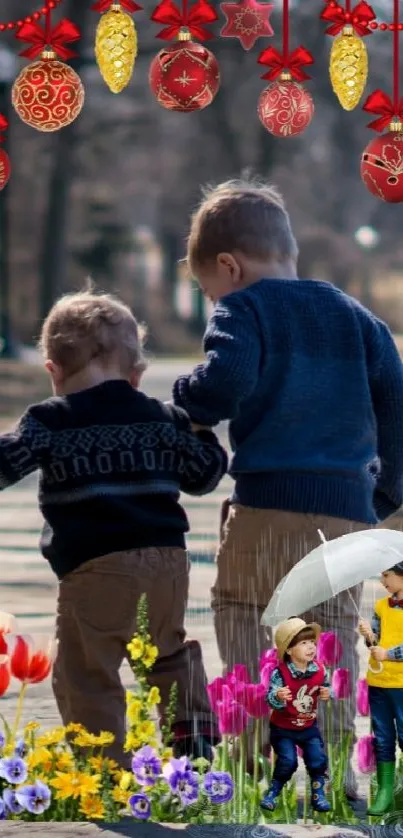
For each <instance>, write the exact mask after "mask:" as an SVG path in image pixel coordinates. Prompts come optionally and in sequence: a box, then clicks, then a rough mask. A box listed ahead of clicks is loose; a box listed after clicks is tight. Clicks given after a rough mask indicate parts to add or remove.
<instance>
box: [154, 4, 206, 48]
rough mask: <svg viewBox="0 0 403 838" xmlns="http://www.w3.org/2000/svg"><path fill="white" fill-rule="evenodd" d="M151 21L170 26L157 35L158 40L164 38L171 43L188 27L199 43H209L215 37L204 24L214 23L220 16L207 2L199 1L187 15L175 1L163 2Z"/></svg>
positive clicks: (155, 10)
mask: <svg viewBox="0 0 403 838" xmlns="http://www.w3.org/2000/svg"><path fill="white" fill-rule="evenodd" d="M151 20H153V21H154V22H155V23H167V24H168V26H167V27H166V28H165V29H162V31H161V32H159V34H158V35H157V38H162V40H163V41H171V40H172V38H175V36H176V35H177V34H178V32H179V31H180V30H181V28H182V27H186V28H187V29H188V30H189V32H190V33H191V35H193V36H194V38H197V40H198V41H207V40H208V39H209V38H212V37H213V36H212V34H211V32H209V31H208V30H207V29H206V27H205V26H204V25H203V24H206V23H214V21H215V20H218V14H217V12H216V11H215V9H213V8H212V7H211V6H210V4H209V3H207V2H206V0H197V2H196V3H195V4H194V6H192V8H191V9H190V11H189V12H186V13H184V12H183V11H180V9H179V8H178V6H177V5H176V4H175V3H173V0H162V3H160V4H159V6H157V7H156V9H154V11H153V13H152V15H151Z"/></svg>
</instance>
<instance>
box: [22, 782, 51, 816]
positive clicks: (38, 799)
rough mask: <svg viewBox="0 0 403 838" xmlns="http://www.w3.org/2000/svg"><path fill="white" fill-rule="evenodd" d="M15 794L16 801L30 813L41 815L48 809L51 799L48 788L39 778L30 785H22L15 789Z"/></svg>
mask: <svg viewBox="0 0 403 838" xmlns="http://www.w3.org/2000/svg"><path fill="white" fill-rule="evenodd" d="M15 796H16V798H17V801H18V803H19V804H20V805H21V806H23V808H24V809H26V810H27V812H30V813H31V815H42V813H43V812H44V811H45V810H46V809H49V806H50V804H51V799H52V795H51V792H50V789H49V788H48V786H47V785H46V784H45V783H42V782H41V781H40V780H35V783H34V784H33V785H32V786H22V788H20V789H17V791H16V793H15Z"/></svg>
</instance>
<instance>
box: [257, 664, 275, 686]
mask: <svg viewBox="0 0 403 838" xmlns="http://www.w3.org/2000/svg"><path fill="white" fill-rule="evenodd" d="M275 669H276V664H275V663H274V661H272V662H271V663H266V666H264V667H263V668H262V669H261V670H260V682H261V684H263V686H264V688H265V690H268V689H269V684H270V678H271V676H272V673H273V672H274V670H275Z"/></svg>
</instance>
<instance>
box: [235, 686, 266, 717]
mask: <svg viewBox="0 0 403 838" xmlns="http://www.w3.org/2000/svg"><path fill="white" fill-rule="evenodd" d="M266 694H267V690H266V689H265V687H264V686H263V684H247V685H246V689H245V693H244V696H243V697H242V699H241V698H239V699H238V700H239V702H240V704H242V706H243V707H244V708H245V710H246V712H247V713H248V715H249V716H253V718H254V719H263V717H264V716H268V715H269V713H270V707H269V705H268V703H267V701H266Z"/></svg>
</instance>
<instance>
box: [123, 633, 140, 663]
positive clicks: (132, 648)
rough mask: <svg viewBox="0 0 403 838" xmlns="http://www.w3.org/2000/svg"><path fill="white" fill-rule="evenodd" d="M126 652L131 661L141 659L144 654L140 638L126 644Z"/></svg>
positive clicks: (134, 638)
mask: <svg viewBox="0 0 403 838" xmlns="http://www.w3.org/2000/svg"><path fill="white" fill-rule="evenodd" d="M126 648H127V651H128V652H129V655H130V657H131V659H132V661H138V660H140V658H142V657H143V652H144V643H143V641H142V640H141V638H140V637H136V636H134V637H133V640H131V641H130V643H128V644H127V647H126Z"/></svg>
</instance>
